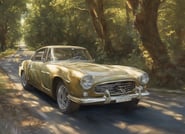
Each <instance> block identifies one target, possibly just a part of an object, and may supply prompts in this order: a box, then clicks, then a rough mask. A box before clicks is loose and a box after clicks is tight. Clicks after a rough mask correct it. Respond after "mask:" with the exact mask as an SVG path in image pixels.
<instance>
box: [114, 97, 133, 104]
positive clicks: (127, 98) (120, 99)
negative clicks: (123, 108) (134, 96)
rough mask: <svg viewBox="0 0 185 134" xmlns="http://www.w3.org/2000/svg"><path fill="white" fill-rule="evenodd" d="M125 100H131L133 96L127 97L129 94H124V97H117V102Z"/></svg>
mask: <svg viewBox="0 0 185 134" xmlns="http://www.w3.org/2000/svg"><path fill="white" fill-rule="evenodd" d="M125 101H131V98H130V97H127V96H124V97H123V98H118V99H116V102H117V103H119V102H125Z"/></svg>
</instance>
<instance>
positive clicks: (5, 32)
mask: <svg viewBox="0 0 185 134" xmlns="http://www.w3.org/2000/svg"><path fill="white" fill-rule="evenodd" d="M25 11H26V0H24V1H22V0H1V1H0V12H1V14H0V18H1V19H0V50H1V51H4V50H5V49H6V48H7V46H8V45H9V46H12V44H11V43H12V42H13V41H18V40H19V39H20V36H21V35H20V19H21V15H22V14H23V13H24V12H25ZM13 33H14V34H13Z"/></svg>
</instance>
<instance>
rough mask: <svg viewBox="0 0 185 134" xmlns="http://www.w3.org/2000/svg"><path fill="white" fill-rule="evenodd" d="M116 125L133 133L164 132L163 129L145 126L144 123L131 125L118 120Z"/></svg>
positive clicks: (160, 133) (159, 133) (158, 133)
mask: <svg viewBox="0 0 185 134" xmlns="http://www.w3.org/2000/svg"><path fill="white" fill-rule="evenodd" d="M114 126H115V127H117V128H120V129H122V130H127V131H129V132H131V133H140V134H149V133H153V132H155V133H157V134H162V133H164V132H162V131H161V130H158V131H157V130H156V129H155V128H152V127H150V126H144V125H130V124H127V123H123V122H118V123H115V124H114Z"/></svg>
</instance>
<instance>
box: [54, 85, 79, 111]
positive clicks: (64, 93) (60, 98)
mask: <svg viewBox="0 0 185 134" xmlns="http://www.w3.org/2000/svg"><path fill="white" fill-rule="evenodd" d="M68 95H69V90H68V88H67V87H66V86H65V85H64V84H63V83H62V82H59V83H58V86H57V95H56V96H57V103H58V106H59V109H60V110H61V112H63V113H67V114H68V113H72V112H74V111H76V110H77V109H78V108H79V105H78V104H76V103H74V102H72V101H71V100H70V99H69V97H68Z"/></svg>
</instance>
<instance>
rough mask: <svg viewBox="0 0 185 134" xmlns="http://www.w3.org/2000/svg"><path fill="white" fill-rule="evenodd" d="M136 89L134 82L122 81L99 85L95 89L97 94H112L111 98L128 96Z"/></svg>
mask: <svg viewBox="0 0 185 134" xmlns="http://www.w3.org/2000/svg"><path fill="white" fill-rule="evenodd" d="M134 88H135V82H134V81H120V82H112V83H106V84H101V85H97V86H96V87H95V92H96V93H104V92H105V91H106V90H108V91H109V92H110V95H111V96H117V95H126V94H130V93H132V92H133V89H134Z"/></svg>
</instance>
